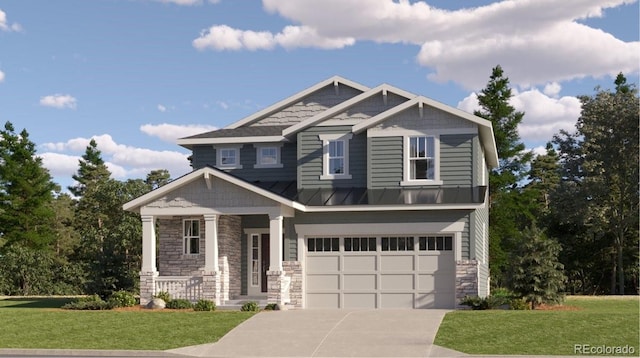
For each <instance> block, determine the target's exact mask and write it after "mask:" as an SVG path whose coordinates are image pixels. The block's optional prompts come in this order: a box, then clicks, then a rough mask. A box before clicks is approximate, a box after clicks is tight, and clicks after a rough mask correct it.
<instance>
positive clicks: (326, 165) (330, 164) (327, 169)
mask: <svg viewBox="0 0 640 358" xmlns="http://www.w3.org/2000/svg"><path fill="white" fill-rule="evenodd" d="M318 137H319V138H320V140H321V141H322V148H323V156H322V167H323V169H322V175H321V176H320V179H322V180H331V179H351V174H349V140H350V139H351V138H352V134H351V133H348V134H321V135H319V136H318Z"/></svg>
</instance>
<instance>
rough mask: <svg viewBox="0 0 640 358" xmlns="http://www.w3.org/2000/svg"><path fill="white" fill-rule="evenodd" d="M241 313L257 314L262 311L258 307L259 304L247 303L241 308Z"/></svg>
mask: <svg viewBox="0 0 640 358" xmlns="http://www.w3.org/2000/svg"><path fill="white" fill-rule="evenodd" d="M240 311H243V312H256V311H260V306H258V302H255V301H249V302H245V304H243V305H242V307H241V308H240Z"/></svg>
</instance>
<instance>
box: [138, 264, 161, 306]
mask: <svg viewBox="0 0 640 358" xmlns="http://www.w3.org/2000/svg"><path fill="white" fill-rule="evenodd" d="M156 277H158V271H154V272H140V305H141V306H146V305H147V303H149V302H150V301H151V299H152V298H153V295H155V292H154V291H155V289H156Z"/></svg>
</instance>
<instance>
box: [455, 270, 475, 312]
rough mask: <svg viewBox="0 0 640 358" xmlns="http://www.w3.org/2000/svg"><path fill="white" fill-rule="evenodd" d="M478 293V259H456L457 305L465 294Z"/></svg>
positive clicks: (473, 294) (457, 305)
mask: <svg viewBox="0 0 640 358" xmlns="http://www.w3.org/2000/svg"><path fill="white" fill-rule="evenodd" d="M477 295H478V261H476V260H460V261H456V307H461V306H460V300H462V299H463V298H464V296H477Z"/></svg>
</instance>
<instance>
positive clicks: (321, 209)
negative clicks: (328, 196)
mask: <svg viewBox="0 0 640 358" xmlns="http://www.w3.org/2000/svg"><path fill="white" fill-rule="evenodd" d="M484 207H485V203H482V204H451V205H442V204H437V205H427V204H425V205H344V206H304V210H301V211H304V212H307V213H322V212H351V211H365V212H366V211H414V210H419V211H434V210H476V209H482V208H484Z"/></svg>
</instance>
